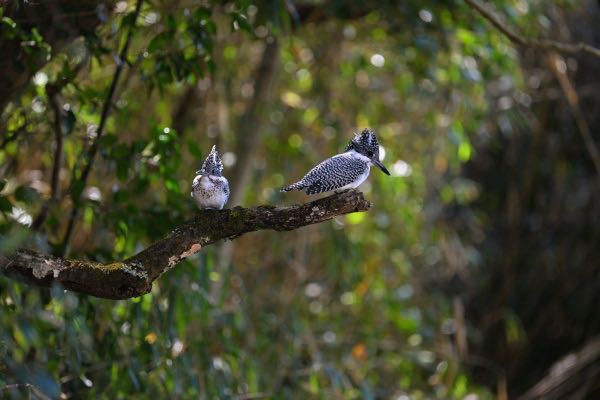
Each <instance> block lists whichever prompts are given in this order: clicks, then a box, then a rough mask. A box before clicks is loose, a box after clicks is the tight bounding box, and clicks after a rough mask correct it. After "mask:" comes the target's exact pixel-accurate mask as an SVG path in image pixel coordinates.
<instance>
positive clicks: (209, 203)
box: [190, 146, 229, 210]
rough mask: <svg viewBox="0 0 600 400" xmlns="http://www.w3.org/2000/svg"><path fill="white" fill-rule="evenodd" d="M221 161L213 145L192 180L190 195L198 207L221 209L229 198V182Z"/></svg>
mask: <svg viewBox="0 0 600 400" xmlns="http://www.w3.org/2000/svg"><path fill="white" fill-rule="evenodd" d="M222 171H223V163H222V162H221V159H220V158H219V153H218V152H217V149H216V147H215V146H213V147H212V150H211V152H210V154H209V155H208V157H206V160H204V163H203V164H202V167H201V168H200V170H198V171H196V174H197V175H196V177H195V178H194V181H193V182H192V192H191V193H190V195H191V196H192V198H193V199H194V201H195V202H196V204H197V205H198V207H199V208H202V209H207V208H210V209H217V210H221V209H222V208H223V206H224V205H225V203H227V200H228V199H229V182H228V181H227V179H226V178H225V177H224V176H221V172H222Z"/></svg>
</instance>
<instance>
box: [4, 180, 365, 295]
mask: <svg viewBox="0 0 600 400" xmlns="http://www.w3.org/2000/svg"><path fill="white" fill-rule="evenodd" d="M370 206H371V204H370V203H369V202H368V201H367V200H365V198H364V196H363V194H362V193H361V192H358V191H356V190H349V191H346V192H342V193H338V194H334V195H332V196H329V197H325V198H322V199H318V200H314V201H312V202H309V203H305V204H300V205H294V206H289V207H274V206H259V207H254V208H241V207H235V208H233V209H229V210H203V211H200V212H198V213H197V214H196V215H195V216H194V218H192V219H191V220H189V221H187V222H185V223H184V224H182V225H181V226H179V227H177V228H175V229H174V230H173V231H172V232H171V233H169V234H168V235H167V236H166V237H164V238H163V239H161V240H159V241H158V242H156V243H154V244H153V245H151V246H149V247H148V248H146V249H145V250H143V251H141V252H140V253H138V254H136V255H135V256H133V257H131V258H129V259H126V260H123V261H117V262H113V263H109V264H101V263H97V262H93V261H80V260H68V259H65V258H58V257H54V256H51V255H47V254H41V253H38V252H36V251H32V250H27V249H20V250H18V251H17V252H16V253H14V254H11V255H8V256H4V255H0V271H1V272H2V273H4V274H5V275H9V276H14V277H17V278H20V279H24V280H25V281H27V282H29V283H32V284H36V285H42V286H49V285H52V284H54V283H60V284H62V285H63V286H64V287H65V288H67V289H70V290H73V291H76V292H80V293H86V294H89V295H92V296H96V297H103V298H108V299H127V298H131V297H135V296H140V295H142V294H145V293H148V292H149V291H150V290H151V289H152V282H153V281H154V280H156V279H157V278H158V277H159V276H160V275H161V274H163V273H164V272H166V271H168V270H169V269H171V268H173V267H174V266H175V265H176V264H177V263H179V262H180V261H181V260H183V259H185V258H186V257H189V256H191V255H192V254H195V253H197V252H198V251H200V249H202V248H203V247H205V246H208V245H210V244H213V243H215V242H217V241H219V240H222V239H234V238H237V237H238V236H240V235H243V234H244V233H247V232H253V231H259V230H266V229H271V230H276V231H289V230H293V229H298V228H300V227H303V226H306V225H311V224H316V223H319V222H323V221H327V220H330V219H332V218H333V217H335V216H338V215H343V214H348V213H353V212H357V211H367V210H368V209H369V208H370Z"/></svg>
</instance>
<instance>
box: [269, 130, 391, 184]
mask: <svg viewBox="0 0 600 400" xmlns="http://www.w3.org/2000/svg"><path fill="white" fill-rule="evenodd" d="M371 165H376V166H378V167H379V168H380V169H381V170H382V171H383V172H384V173H385V174H387V175H389V174H390V173H389V171H388V170H387V168H386V167H385V166H384V165H383V163H382V162H381V161H379V143H378V142H377V136H375V132H373V131H372V130H371V129H368V128H367V129H364V130H363V131H362V132H361V133H358V134H356V135H355V136H354V138H353V139H352V141H350V144H348V147H346V151H345V152H343V153H342V154H338V155H335V156H333V157H331V158H328V159H327V160H325V161H323V162H322V163H320V164H318V165H317V166H316V167H314V168H313V169H311V170H310V171H308V174H306V175H305V176H304V178H302V179H301V180H299V181H298V182H296V183H293V184H291V185H289V186H286V187H284V188H283V189H281V191H282V192H289V191H292V190H300V191H304V192H306V194H317V193H323V192H330V191H335V192H341V191H344V190H346V189H353V188H355V187H357V186H358V185H360V184H361V183H363V182H364V181H365V179H367V177H368V176H369V172H370V170H371Z"/></svg>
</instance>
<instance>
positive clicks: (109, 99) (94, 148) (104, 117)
mask: <svg viewBox="0 0 600 400" xmlns="http://www.w3.org/2000/svg"><path fill="white" fill-rule="evenodd" d="M143 2H144V1H143V0H137V2H136V4H135V11H134V13H133V19H132V22H131V26H130V27H129V32H127V38H126V39H125V44H124V45H123V48H122V49H121V52H120V53H119V58H118V60H117V68H116V69H115V74H114V76H113V79H112V82H111V84H110V88H109V90H108V95H107V96H106V100H105V102H104V105H103V107H102V114H101V116H100V124H99V125H98V131H97V132H96V137H95V139H94V142H93V143H92V145H91V146H90V148H89V151H88V153H87V164H86V165H85V167H84V168H83V172H82V173H81V177H80V178H79V181H80V182H81V186H82V187H81V190H80V191H79V192H78V193H77V195H76V198H73V199H72V200H73V208H71V212H70V213H69V221H68V223H67V230H66V231H65V236H64V238H63V241H62V246H61V255H64V254H66V253H67V250H68V248H69V241H70V240H71V235H72V234H73V229H74V227H75V220H76V219H77V213H78V212H79V207H80V205H81V194H82V193H83V189H84V188H85V185H86V182H87V178H88V176H89V174H90V171H91V170H92V165H93V164H94V158H95V157H96V153H97V152H98V143H99V141H100V138H101V137H102V134H103V133H104V128H105V127H106V123H107V121H108V115H109V114H110V110H111V108H112V104H113V98H114V97H115V92H116V90H117V85H118V84H119V78H120V77H121V73H122V72H123V67H124V66H125V64H126V62H127V51H128V50H129V44H130V43H131V37H132V36H133V30H134V29H135V22H136V21H137V18H138V16H139V14H140V11H141V9H142V3H143Z"/></svg>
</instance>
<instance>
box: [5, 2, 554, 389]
mask: <svg viewBox="0 0 600 400" xmlns="http://www.w3.org/2000/svg"><path fill="white" fill-rule="evenodd" d="M295 3H296V2H290V1H278V2H260V1H259V2H250V1H246V0H238V1H235V2H229V3H221V2H201V4H196V3H194V4H192V3H189V2H185V1H175V2H172V1H160V0H157V1H151V2H150V1H149V2H145V3H144V5H143V8H142V13H141V15H140V16H139V17H138V18H137V20H135V19H134V18H133V15H134V14H133V11H132V10H133V9H134V6H135V5H134V4H133V3H132V2H124V1H121V2H118V3H117V4H116V9H115V10H114V13H113V14H112V15H111V16H110V18H109V19H108V21H107V22H106V23H105V24H103V25H102V26H101V28H100V29H99V30H98V31H97V34H95V35H92V36H89V37H86V38H84V39H82V40H78V41H75V42H73V43H72V44H71V45H69V46H68V47H67V48H66V49H64V51H63V52H61V53H59V52H56V53H52V59H51V61H50V62H49V63H48V64H47V65H46V66H45V67H44V68H43V69H42V70H40V71H39V72H38V73H37V74H36V75H35V77H34V79H33V81H32V83H31V84H30V85H29V86H28V88H27V89H26V90H25V91H24V93H22V94H21V95H20V96H18V97H17V98H15V99H14V101H13V102H12V104H11V105H9V107H8V108H7V109H6V110H5V111H4V113H3V114H2V117H1V119H0V122H1V125H3V126H5V127H6V132H3V135H4V137H3V138H2V145H1V150H0V171H2V175H3V176H4V177H5V178H4V179H3V180H2V181H1V182H0V250H2V251H3V252H9V251H11V250H14V249H15V248H17V247H20V246H35V247H38V248H42V249H44V250H46V251H48V252H53V251H57V249H59V248H60V247H61V245H62V243H61V242H62V240H63V233H64V229H65V226H66V219H67V218H66V216H67V215H68V214H69V212H70V210H71V206H72V201H71V199H73V198H76V197H78V194H79V193H83V201H82V203H81V209H80V211H81V212H80V213H79V215H80V217H79V219H78V221H77V225H76V234H75V235H74V237H73V240H72V243H71V247H72V249H73V250H72V255H74V256H81V257H87V258H89V259H92V260H98V261H102V262H107V261H111V260H114V259H120V258H123V257H127V256H131V255H133V254H135V253H136V252H137V251H139V250H141V249H142V248H144V247H145V246H147V245H148V244H150V243H151V242H152V241H154V240H157V239H158V238H160V237H162V236H163V235H164V234H166V233H167V232H168V231H170V230H171V229H173V228H174V227H176V226H177V225H178V224H180V223H181V222H183V221H184V220H186V219H187V218H188V217H189V216H190V215H191V214H193V212H194V204H193V202H191V201H190V198H189V194H188V192H189V187H190V183H191V180H192V178H193V174H194V171H195V170H196V169H197V167H198V166H199V165H200V163H201V161H202V158H203V156H204V155H205V154H206V152H207V151H208V150H209V149H210V147H211V146H212V144H214V143H215V142H216V143H218V148H219V150H220V151H221V152H222V153H223V158H224V162H225V164H226V169H225V172H224V173H225V176H227V169H228V168H229V169H230V170H231V168H232V167H233V165H234V164H235V162H236V160H239V159H240V155H239V154H236V152H235V151H236V150H234V149H235V148H236V143H238V137H237V136H236V131H237V130H238V129H239V125H238V124H239V121H240V116H241V115H242V114H243V113H244V112H245V111H246V110H248V109H249V108H250V104H251V102H252V101H253V94H254V86H253V83H254V81H255V80H256V76H255V74H256V72H255V71H256V65H257V64H258V63H259V60H260V55H261V51H262V49H263V48H264V45H265V42H266V41H267V40H270V39H269V38H270V37H271V36H272V35H275V36H277V39H278V42H279V43H280V47H279V51H280V61H279V68H278V70H277V72H276V74H277V79H276V83H275V85H273V87H272V88H271V93H272V99H271V100H270V102H269V107H268V111H267V112H266V113H265V115H261V116H260V117H261V118H263V119H265V120H266V121H267V123H266V129H264V131H260V132H257V133H256V137H255V139H254V140H257V141H259V143H260V145H259V146H258V151H257V152H256V154H253V155H252V160H251V163H250V164H249V165H247V166H246V167H247V168H253V170H252V171H253V172H252V178H251V182H250V184H249V185H248V187H247V188H245V193H244V194H245V196H244V197H243V198H244V204H245V205H253V204H263V203H267V204H278V203H289V202H300V201H305V200H306V199H305V197H304V196H303V195H288V194H286V195H284V194H281V193H279V192H278V190H277V189H278V188H279V187H281V186H283V185H284V184H285V183H289V182H292V181H294V180H295V179H297V178H299V177H301V175H302V174H303V173H304V172H306V171H307V170H308V168H310V167H311V166H312V165H314V164H315V163H317V162H318V161H320V160H322V159H323V158H325V157H328V156H329V155H331V154H334V153H336V152H339V151H340V150H342V149H343V148H344V146H345V144H346V142H347V141H348V140H349V138H350V137H351V134H352V131H354V130H357V129H359V128H362V127H365V126H370V127H372V128H374V129H375V130H376V131H377V133H378V135H379V137H380V143H381V145H382V147H383V149H384V156H382V157H384V158H383V161H384V163H385V164H386V165H387V166H388V168H389V169H390V171H392V175H393V176H392V177H387V176H384V175H383V174H381V173H379V171H377V170H373V171H372V173H371V177H370V178H369V180H368V181H367V182H366V183H365V184H363V186H362V187H361V189H362V190H363V191H364V192H365V193H366V194H367V196H368V197H369V198H370V200H371V201H372V202H373V203H374V207H373V209H372V210H371V211H370V212H369V213H366V214H351V215H349V216H347V217H345V218H340V219H338V220H336V221H335V222H332V223H330V224H322V225H320V226H316V227H307V228H305V229H302V230H299V231H295V232H291V233H272V232H267V233H258V234H253V235H251V236H248V237H243V238H241V239H238V240H236V241H235V243H233V244H232V245H233V246H234V247H233V250H232V254H231V257H230V258H231V262H230V263H229V262H227V257H223V255H224V254H227V246H225V249H206V251H204V250H203V251H202V252H201V253H200V254H199V255H198V256H195V257H192V258H190V259H188V260H186V261H184V262H183V263H182V264H180V265H178V266H177V268H175V269H173V270H172V271H169V272H168V273H167V274H165V275H164V276H163V277H162V278H161V279H160V280H159V281H157V283H155V285H154V288H153V291H152V293H150V294H148V295H145V296H143V297H140V298H136V299H134V300H131V301H116V302H114V301H107V300H100V299H95V298H90V297H86V296H81V295H77V294H73V293H70V292H65V291H63V290H62V289H61V288H59V287H53V288H51V289H50V290H45V289H39V288H35V287H29V286H27V285H25V284H22V283H19V282H15V281H13V280H10V279H9V278H6V277H1V278H0V306H1V307H2V312H1V313H0V326H2V329H1V330H0V391H2V393H3V396H4V395H5V396H7V397H9V398H19V397H21V396H23V395H24V394H25V393H28V392H29V393H33V394H34V395H38V396H39V397H41V395H39V394H36V393H37V391H39V392H41V393H43V394H44V395H45V396H47V397H50V398H59V397H61V396H62V397H66V398H107V399H108V398H110V399H113V398H116V399H120V398H130V397H132V396H133V395H134V394H135V397H140V398H150V397H160V398H164V397H169V398H211V399H212V398H225V399H235V398H238V399H242V398H246V397H244V396H245V395H246V394H258V395H261V394H262V396H264V397H265V398H281V399H287V398H323V399H329V398H344V399H353V398H364V399H374V398H396V399H405V398H408V397H404V396H410V398H414V399H421V398H434V397H435V398H465V396H467V395H468V394H474V395H477V396H478V397H477V398H480V399H485V398H492V393H493V392H494V390H495V388H493V387H483V386H481V385H479V384H478V383H476V382H474V381H473V380H472V379H471V377H470V376H469V375H468V373H467V372H468V371H467V370H466V369H465V366H464V364H462V363H461V361H460V357H459V352H460V349H459V348H457V335H458V333H459V332H458V330H466V329H467V327H466V326H465V321H464V320H461V319H460V318H458V316H457V314H456V305H457V304H460V301H461V299H460V296H453V295H452V296H449V295H448V292H447V291H446V290H445V289H446V286H445V285H450V284H451V282H452V280H453V279H454V278H455V277H456V276H461V275H464V274H469V273H470V270H471V269H472V268H478V267H479V266H480V265H481V260H482V256H481V254H480V252H479V250H478V249H477V247H476V245H475V244H474V243H471V242H467V241H463V240H462V236H461V234H460V232H457V231H456V230H455V229H454V228H455V227H454V226H453V225H450V224H448V223H447V219H448V214H447V213H448V212H451V211H449V210H452V209H453V207H457V206H469V205H470V204H471V203H472V202H474V201H476V200H477V199H478V198H479V196H480V187H479V186H478V185H477V184H476V183H475V182H474V181H472V180H470V179H468V178H466V177H465V176H463V175H461V174H460V172H461V169H462V168H463V166H464V163H466V162H469V161H470V160H471V159H472V158H473V157H474V154H475V152H476V149H475V146H474V144H475V143H476V142H478V141H479V140H482V138H486V137H488V136H489V135H492V133H493V132H492V131H493V129H494V127H493V126H492V122H491V121H492V118H491V115H493V114H494V113H495V112H497V109H496V108H495V103H494V102H495V101H497V99H499V98H500V99H502V98H504V97H503V96H507V95H508V94H510V95H515V96H516V97H517V98H519V96H521V95H523V96H525V94H524V93H523V91H524V90H525V88H524V77H523V76H522V72H521V69H520V68H519V57H518V54H517V51H516V50H515V49H514V48H513V47H512V46H511V44H510V43H509V41H508V40H507V39H506V38H504V37H503V36H502V35H500V34H499V33H498V32H496V31H494V30H493V28H491V27H490V26H489V25H488V24H486V22H485V21H483V20H481V19H479V18H477V17H476V16H475V15H474V14H473V13H472V11H471V10H470V9H468V8H467V7H466V5H465V4H463V3H462V2H459V1H454V0H446V1H440V2H433V3H432V2H422V1H417V0H412V1H404V2H398V3H399V4H396V3H397V2H389V1H379V2H373V3H370V2H366V3H368V4H369V6H368V7H369V8H365V9H364V10H361V12H360V14H361V15H360V16H359V17H356V18H355V17H353V16H352V15H351V14H346V13H345V12H344V7H343V3H344V2H333V3H335V4H338V3H341V5H339V7H331V8H327V7H328V6H326V5H325V4H322V3H321V2H314V4H313V3H310V4H309V6H311V5H312V6H315V7H321V8H327V12H326V13H325V15H327V16H328V17H327V18H324V19H323V20H319V21H317V22H314V23H311V22H310V19H307V21H306V22H304V21H303V20H302V17H303V15H302V14H301V13H300V12H301V11H303V10H304V8H303V7H304V6H305V4H301V6H302V7H300V6H298V8H297V9H295V8H294V5H293V4H295ZM494 3H495V4H496V5H497V6H498V9H499V10H501V11H503V12H504V13H505V14H506V15H508V16H510V19H511V22H514V23H516V24H523V26H524V27H527V29H526V31H527V33H528V34H531V35H536V34H537V33H539V32H540V31H541V30H542V29H543V26H542V27H540V26H536V24H535V23H531V21H529V18H531V15H532V14H535V15H536V16H537V18H538V21H540V20H541V19H543V17H544V15H543V5H544V2H540V1H519V2H514V1H508V0H507V1H504V0H502V1H500V0H499V1H495V2H494ZM524 4H525V5H526V6H527V7H526V9H523V5H524ZM364 7H367V6H366V5H365V6H364ZM529 7H531V9H532V10H535V13H529V14H528V13H527V10H528V9H529ZM290 8H292V9H291V10H290ZM4 18H7V17H4ZM2 21H3V23H5V24H9V25H10V26H12V28H14V29H18V24H16V27H15V26H13V25H14V24H15V22H14V21H10V20H7V21H8V22H5V19H3V20H2ZM131 26H134V37H133V43H132V45H131V48H130V51H129V56H128V58H127V59H126V60H118V61H117V62H125V63H127V69H126V71H125V73H124V74H123V77H122V80H121V83H120V85H119V86H118V96H117V98H116V99H115V100H116V101H115V103H114V107H113V110H112V114H111V116H110V118H109V120H108V124H107V129H106V132H105V134H104V135H103V137H102V138H101V139H100V140H99V141H98V145H99V153H98V156H97V158H96V160H95V162H94V164H93V168H92V173H91V176H90V178H89V180H88V182H87V185H85V187H84V186H83V185H77V184H74V182H77V181H78V180H77V179H76V178H77V177H78V176H80V173H81V170H82V168H83V165H84V164H85V159H84V154H85V153H86V151H87V149H88V148H89V147H90V146H91V144H92V143H93V141H94V140H95V137H96V136H95V135H96V130H97V127H98V124H99V123H100V120H99V118H100V112H101V109H102V105H103V102H104V101H105V99H106V96H107V93H108V87H109V85H110V81H111V79H112V77H113V73H114V68H115V54H117V52H118V49H119V46H120V45H122V43H123V41H124V40H125V39H124V37H125V35H126V34H127V31H128V27H131ZM12 28H11V29H12ZM15 32H18V31H15ZM15 34H16V33H15ZM19 34H21V33H19ZM31 35H35V32H34V31H32V32H31ZM38 39H39V38H38ZM38 39H35V43H36V46H33V47H35V48H36V49H38V48H39V49H38V50H39V51H43V52H46V53H47V45H44V44H43V40H41V39H39V40H38ZM46 53H45V54H46ZM52 87H60V93H59V94H58V95H57V98H58V100H59V102H60V104H61V110H60V114H59V115H58V116H55V115H53V112H52V107H51V101H52V93H51V91H49V90H48V89H49V88H52ZM520 98H524V97H520ZM54 118H59V121H60V126H61V129H62V133H63V135H64V147H63V152H64V157H63V160H64V162H63V165H62V167H61V174H60V185H59V186H60V188H61V189H62V190H61V194H60V198H59V200H58V201H50V200H48V199H49V198H50V197H51V192H50V191H51V189H50V185H49V182H50V176H51V171H52V167H53V163H54V162H55V161H56V160H55V157H54V152H53V151H52V150H53V146H54V137H55V132H54V131H53V126H54V125H53V121H54ZM176 127H177V128H176ZM242 150H243V149H242ZM233 178H234V179H235V177H233ZM44 204H48V209H49V212H48V217H47V218H46V220H45V223H44V224H43V226H42V229H40V230H39V231H33V230H32V229H28V228H26V226H27V225H30V224H31V222H32V220H34V219H35V217H36V216H37V215H38V213H39V212H40V210H41V209H42V207H43V206H44ZM479 217H480V216H479V215H476V214H475V213H468V216H466V217H465V218H471V219H476V220H477V218H479ZM485 222H486V221H481V220H477V223H474V224H472V225H471V226H474V227H475V228H474V229H476V228H478V227H479V226H480V225H481V224H485ZM229 250H231V249H229ZM442 286H444V287H442ZM508 320H509V319H507V321H508ZM511 321H512V322H511V323H510V324H509V323H508V322H507V326H506V329H507V332H508V333H507V335H512V336H516V337H518V336H519V334H520V333H519V332H520V331H519V321H518V319H512V320H511ZM468 329H469V333H468V334H469V337H470V338H471V336H473V337H474V338H476V337H477V332H476V331H471V327H468ZM25 383H28V384H30V385H32V386H33V387H34V388H35V391H34V392H31V391H32V389H31V387H30V386H18V387H11V386H10V385H13V384H25ZM4 385H9V386H6V387H5V388H4V389H3V386H4Z"/></svg>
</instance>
